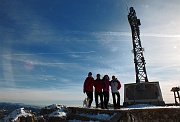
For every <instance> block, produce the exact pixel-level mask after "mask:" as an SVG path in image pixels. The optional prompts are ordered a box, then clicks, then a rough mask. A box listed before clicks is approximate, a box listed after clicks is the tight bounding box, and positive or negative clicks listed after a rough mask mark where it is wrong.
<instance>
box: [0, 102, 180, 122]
mask: <svg viewBox="0 0 180 122" xmlns="http://www.w3.org/2000/svg"><path fill="white" fill-rule="evenodd" d="M45 108H46V109H57V110H56V111H55V112H53V113H51V114H49V115H48V116H49V117H60V118H62V119H64V118H66V115H67V113H66V110H67V106H65V105H57V104H52V105H50V106H47V107H45ZM153 108H180V106H154V105H149V104H136V105H131V106H127V107H123V108H121V109H120V110H130V109H153ZM90 109H91V108H90ZM80 115H81V116H86V117H89V118H98V119H101V120H110V119H111V118H112V117H113V116H114V115H116V113H115V114H113V115H109V114H97V115H92V114H85V113H84V114H80ZM21 116H25V117H27V116H32V115H31V114H30V113H27V112H26V111H25V110H24V108H20V109H16V110H14V111H13V112H12V113H10V114H9V115H8V116H6V117H5V118H4V119H3V120H4V121H3V122H9V119H12V122H15V121H17V119H18V117H21ZM68 122H80V121H79V120H69V121H68Z"/></svg>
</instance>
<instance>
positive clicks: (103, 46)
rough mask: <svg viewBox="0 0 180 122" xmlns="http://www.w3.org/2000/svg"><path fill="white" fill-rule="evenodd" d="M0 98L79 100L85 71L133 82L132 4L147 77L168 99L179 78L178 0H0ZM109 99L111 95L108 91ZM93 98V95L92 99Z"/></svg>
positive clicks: (43, 101)
mask: <svg viewBox="0 0 180 122" xmlns="http://www.w3.org/2000/svg"><path fill="white" fill-rule="evenodd" d="M0 2H1V4H0V41H1V45H0V52H1V55H0V101H2V102H20V103H26V104H34V105H49V104H65V105H82V101H83V100H84V98H85V97H86V95H85V94H84V93H83V83H84V80H85V78H86V77H87V74H88V72H90V71H91V72H92V73H93V77H94V78H96V74H97V73H100V74H101V78H102V77H103V76H104V75H106V74H108V75H109V76H110V78H111V76H112V75H115V76H116V77H117V78H118V79H119V80H120V81H121V84H122V88H121V89H120V95H121V104H122V103H123V101H124V84H128V83H135V82H136V79H135V68H134V57H133V54H132V37H131V29H130V26H129V23H128V19H127V15H128V13H129V8H130V7H134V9H135V11H136V15H137V17H138V18H139V19H140V21H141V26H140V39H141V44H142V47H143V48H144V49H145V51H144V58H145V61H146V71H147V75H148V79H149V82H154V81H159V83H160V88H161V92H162V95H163V100H164V101H165V102H166V103H173V102H174V96H173V92H171V91H170V90H171V88H172V87H176V86H180V85H179V79H180V75H179V73H180V54H179V52H180V23H179V21H180V17H179V16H178V15H179V11H180V8H179V3H180V2H179V0H172V1H171V2H169V0H151V1H149V0H53V1H49V0H38V1H37V0H26V1H24V0H13V1H7V0H0ZM110 102H112V97H111V95H110ZM93 104H94V102H93Z"/></svg>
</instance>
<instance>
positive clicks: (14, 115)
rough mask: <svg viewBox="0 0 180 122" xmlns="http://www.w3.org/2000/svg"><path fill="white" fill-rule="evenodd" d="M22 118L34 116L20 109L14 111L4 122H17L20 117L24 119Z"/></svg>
mask: <svg viewBox="0 0 180 122" xmlns="http://www.w3.org/2000/svg"><path fill="white" fill-rule="evenodd" d="M22 116H24V117H28V116H32V114H30V113H28V112H26V111H25V110H24V108H19V109H16V110H14V111H13V112H11V113H10V114H9V115H8V116H6V117H5V118H4V119H3V121H4V122H9V121H11V122H16V121H17V119H18V118H19V117H22Z"/></svg>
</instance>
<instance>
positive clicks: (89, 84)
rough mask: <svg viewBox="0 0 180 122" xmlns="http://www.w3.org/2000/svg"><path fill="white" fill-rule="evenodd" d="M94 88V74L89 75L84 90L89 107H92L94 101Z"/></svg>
mask: <svg viewBox="0 0 180 122" xmlns="http://www.w3.org/2000/svg"><path fill="white" fill-rule="evenodd" d="M93 86H94V78H93V77H92V73H91V72H89V73H88V77H87V78H86V80H85V81H84V89H83V92H84V93H86V95H87V98H88V99H89V104H88V107H89V108H90V107H91V104H92V101H93Z"/></svg>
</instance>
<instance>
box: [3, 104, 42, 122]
mask: <svg viewBox="0 0 180 122" xmlns="http://www.w3.org/2000/svg"><path fill="white" fill-rule="evenodd" d="M19 108H24V109H26V110H31V111H32V112H35V113H36V114H37V115H38V114H39V113H40V109H41V108H42V107H40V106H32V105H25V104H23V103H7V102H0V119H1V118H3V117H4V116H6V115H8V114H9V113H11V112H12V111H14V110H16V109H19Z"/></svg>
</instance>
